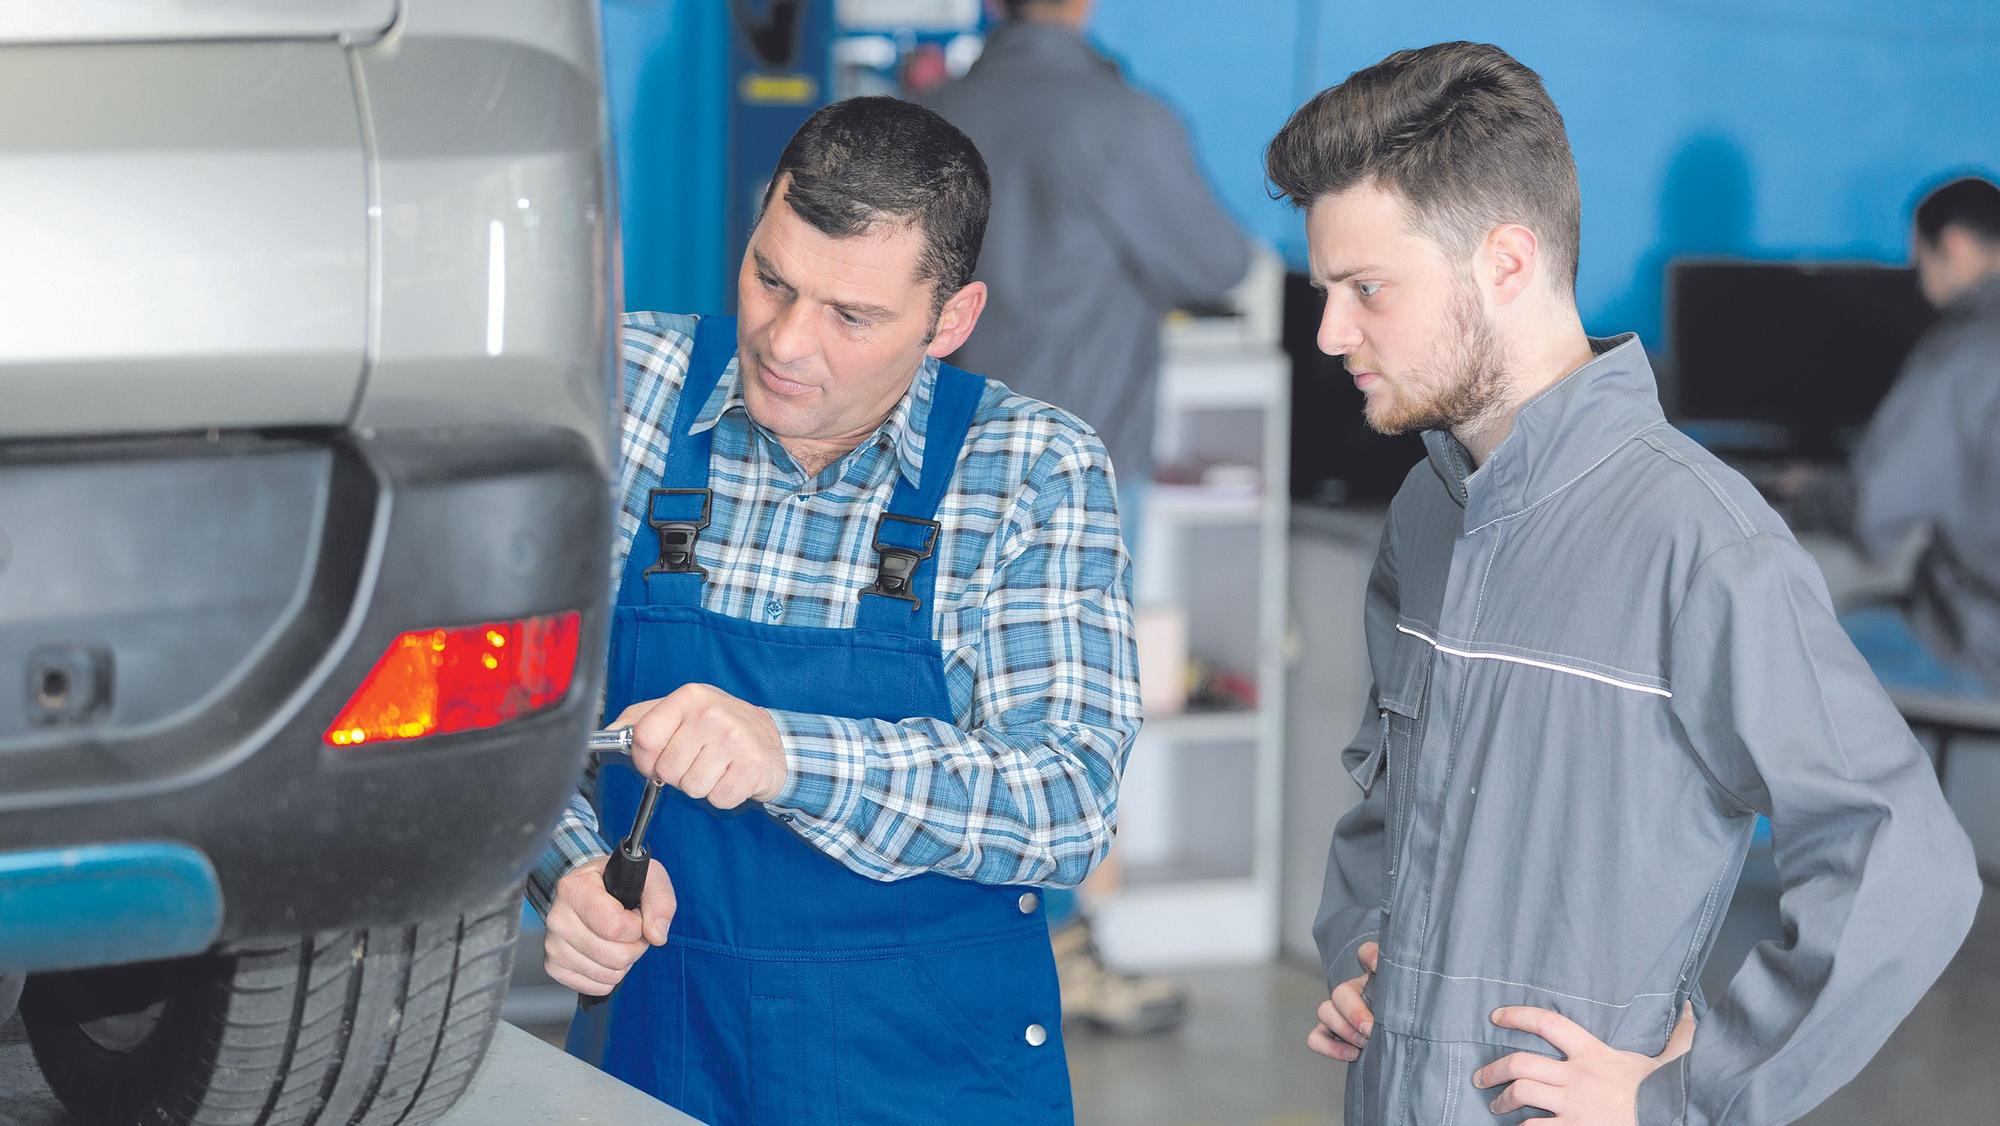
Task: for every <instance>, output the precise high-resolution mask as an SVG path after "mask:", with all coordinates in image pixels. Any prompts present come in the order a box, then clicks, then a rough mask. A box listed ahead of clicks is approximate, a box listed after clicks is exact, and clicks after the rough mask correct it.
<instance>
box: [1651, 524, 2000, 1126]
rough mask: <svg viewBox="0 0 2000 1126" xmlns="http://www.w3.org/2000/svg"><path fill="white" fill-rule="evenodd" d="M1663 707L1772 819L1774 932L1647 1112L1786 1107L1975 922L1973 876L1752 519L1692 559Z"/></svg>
mask: <svg viewBox="0 0 2000 1126" xmlns="http://www.w3.org/2000/svg"><path fill="white" fill-rule="evenodd" d="M1671 644H1672V654H1671V669H1672V684H1673V689H1674V695H1673V700H1672V707H1673V712H1674V716H1675V718H1676V719H1677V720H1678V722H1679V723H1680V725H1681V727H1682V729H1683V731H1684V732H1685V735H1686V737H1687V742H1688V745H1689V746H1690V748H1691V749H1692V751H1693V753H1694V754H1695V755H1696V756H1697V758H1698V759H1699V761H1700V763H1701V766H1702V768H1703V769H1704V770H1705V771H1706V772H1707V774H1708V775H1709V777H1710V779H1711V781H1712V782H1713V784H1714V785H1715V786H1716V788H1717V789H1718V790H1719V791H1720V795H1721V797H1722V800H1725V801H1727V802H1729V803H1732V804H1734V805H1735V806H1736V807H1738V808H1739V809H1741V810H1742V811H1743V812H1744V813H1745V814H1746V815H1747V814H1748V813H1749V812H1750V811H1756V812H1760V813H1763V814H1765V815H1767V816H1769V817H1770V819H1771V824H1772V836H1773V849H1774V859H1775V860H1776V863H1777V869H1778V875H1779V878H1780V880H1781V882H1782V884H1783V892H1782V895H1781V898H1780V900H1779V910H1780V913H1781V914H1782V916H1783V923H1784V935H1785V938H1784V939H1783V940H1769V941H1765V942H1763V943H1760V944H1758V946H1757V947H1756V948H1755V949H1754V950H1752V951H1751V953H1750V955H1749V957H1748V958H1747V959H1746V960H1745V962H1744V965H1743V968H1742V969H1741V970H1740V971H1738V973H1737V974H1736V976H1735V978H1734V979H1732V980H1731V982H1730V985H1729V988H1728V990H1727V992H1726V993H1725V994H1724V995H1723V996H1722V997H1721V998H1719V999H1717V1000H1716V1001H1715V1003H1714V1004H1713V1005H1712V1006H1711V1008H1710V1010H1709V1011H1708V1012H1707V1013H1706V1014H1704V1015H1703V1017H1702V1019H1701V1021H1700V1024H1699V1027H1698V1030H1697V1032H1696V1034H1695V1040H1694V1047H1693V1049H1692V1050H1691V1051H1690V1052H1689V1053H1688V1054H1687V1055H1685V1056H1683V1057H1681V1058H1680V1059H1679V1060H1677V1061H1675V1062H1673V1063H1671V1064H1669V1065H1668V1066H1666V1067H1663V1068H1661V1069H1659V1070H1658V1071H1656V1072H1654V1073H1653V1074H1652V1076H1650V1077H1649V1078H1648V1079H1647V1080H1646V1082H1645V1084H1644V1085H1643V1086H1642V1087H1641V1089H1640V1098H1639V1121H1640V1123H1642V1124H1644V1126H1659V1124H1667V1123H1672V1124H1681V1123H1687V1124H1701V1126H1711V1124H1712V1126H1721V1124H1723V1123H1750V1122H1789V1121H1791V1120H1793V1119H1794V1118H1797V1117H1798V1116H1799V1115H1801V1114H1803V1113H1805V1112H1806V1111H1807V1110H1809V1109H1811V1108H1812V1107H1813V1106H1814V1105H1816V1104H1817V1103H1819V1102H1820V1101H1821V1100H1823V1099H1825V1098H1826V1097H1827V1096H1828V1095H1829V1094H1831V1093H1832V1092H1833V1091H1835V1090H1836V1089H1838V1088H1839V1087H1840V1086H1841V1085H1842V1084H1844V1083H1846V1082H1847V1081H1848V1080H1850V1079H1852V1078H1853V1077H1854V1076H1855V1075H1856V1074H1857V1073H1858V1072H1859V1071H1860V1070H1861V1068H1862V1066H1863V1065H1864V1064H1866V1063H1867V1061H1868V1059H1869V1058H1870V1057H1871V1056H1872V1055H1874V1053H1875V1051H1876V1050H1877V1049H1878V1048H1880V1047H1881V1045H1882V1043H1883V1042H1884V1041H1885V1040H1886V1039H1887V1038H1888V1036H1889V1033H1890V1032H1891V1030H1893V1029H1894V1028H1895V1027H1896V1025H1897V1024H1898V1023H1899V1022H1900V1021H1901V1020H1902V1019H1903V1018H1904V1017H1905V1016H1906V1015H1908V1013H1909V1012H1910V1010H1911V1008H1913V1007H1914V1006H1915V1005H1916V1003H1917V1001H1918V999H1919V998H1921V997H1922V996H1923V994H1924V992H1925V991H1926V990H1927V989H1928V988H1929V987H1930V985H1931V984H1932V982H1934V981H1935V980H1936V978H1937V976H1938V975H1939V974H1940V973H1941V972H1942V971H1943V970H1944V967H1945V965H1946V964H1947V963H1948V962H1949V961H1950V960H1951V957H1952V955H1953V954H1954V953H1955V952H1956V951H1957V949H1958V946H1959V943H1960V942H1961V941H1963V939H1964V937H1965V935H1966V932H1967V931H1968V930H1969V929H1970V927H1971V924H1972V916H1973V912H1974V909H1975V908H1976V906H1977V903H1978V899H1979V893H1980V884H1979V880H1978V875H1977V873H1976V870H1975V868H1974V866H1973V859H1972V851H1971V846H1970V844H1969V842H1968V841H1967V839H1966V836H1965V832H1964V830H1963V829H1962V828H1960V826H1959V824H1958V822H1957V820H1956V819H1955V818H1954V817H1953V815H1952V812H1951V810H1950V808H1949V807H1948V806H1947V805H1946V804H1945V801H1944V797H1943V795H1942V794H1941V793H1940V792H1939V789H1938V784H1937V780H1936V777H1935V775H1934V774H1933V773H1932V770H1931V767H1930V764H1929V762H1928V761H1927V759H1926V757H1925V755H1924V752H1923V750H1922V748H1921V747H1920V746H1919V745H1918V744H1917V742H1916V740H1915V738H1914V737H1913V736H1912V735H1911V734H1910V730H1909V728H1908V726H1907V725H1906V724H1905V723H1904V722H1903V720H1902V717H1901V716H1900V715H1899V714H1898V713H1897V711H1896V709H1895V706H1894V705H1893V704H1892V703H1891V702H1890V701H1889V699H1888V697H1887V695H1886V694H1885V693H1884V692H1883V690H1882V688H1881V686H1880V685H1879V684H1878V683H1877V682H1876V680H1875V678H1874V676H1873V675H1872V674H1871V673H1870V672H1869V670H1868V666H1867V665H1866V663H1865V662H1863V660H1862V659H1861V657H1860V655H1859V654H1858V653H1856V652H1855V650H1854V647H1853V645H1852V644H1850V643H1849V641H1848V639H1847V636H1846V635H1845V634H1844V633H1843V632H1842V631H1841V629H1840V627H1839V625H1838V624H1837V622H1836V621H1835V619H1834V615H1833V611H1832V608H1831V605H1830V603H1829V600H1828V598H1827V595H1826V590H1825V586H1824V584H1823V583H1822V582H1821V580H1820V579H1819V576H1818V574H1817V572H1816V571H1815V570H1814V568H1813V564H1812V562H1811V560H1810V559H1809V558H1808V557H1807V556H1806V555H1805V553H1804V552H1803V551H1802V550H1800V549H1799V547H1798V546H1797V545H1796V544H1794V543H1792V542H1791V541H1790V540H1789V539H1788V538H1786V537H1784V536H1782V535H1779V534H1776V533H1770V532H1765V533H1760V534H1756V535H1752V536H1749V537H1747V538H1745V539H1743V540H1741V541H1739V542H1736V543H1733V544H1731V545H1729V546H1726V547H1723V548H1721V549H1719V550H1717V551H1716V552H1715V553H1714V554H1713V555H1711V556H1709V557H1708V558H1707V559H1706V560H1705V561H1704V562H1703V563H1702V565H1701V566H1700V568H1699V570H1698V571H1697V573H1696V575H1695V577H1694V579H1693V582H1692V584H1691V586H1690V589H1689V591H1688V593H1687V595H1686V598H1685V601H1684V602H1683V603H1682V605H1681V607H1680V609H1679V611H1678V613H1677V617H1676V619H1675V623H1674V627H1673V633H1672V642H1671Z"/></svg>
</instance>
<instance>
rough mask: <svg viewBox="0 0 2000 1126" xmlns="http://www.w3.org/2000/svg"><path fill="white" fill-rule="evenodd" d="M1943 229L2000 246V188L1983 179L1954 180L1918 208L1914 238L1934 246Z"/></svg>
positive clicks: (1925, 199)
mask: <svg viewBox="0 0 2000 1126" xmlns="http://www.w3.org/2000/svg"><path fill="white" fill-rule="evenodd" d="M1946 227H1961V228H1963V229H1964V230H1965V232H1966V233H1967V234H1969V235H1971V236H1972V237H1974V238H1976V239H1978V240H1979V241H1980V242H1983V243H1985V244H1986V245H1988V246H2000V186H1996V185H1995V184H1994V183H1993V181H1991V180H1988V179H1986V178H1985V177H1983V176H1965V177H1961V178H1960V179H1957V180H1953V181H1952V182H1951V183H1949V184H1946V185H1944V186H1943V187H1941V188H1939V189H1937V190H1936V191H1934V192H1932V193H1930V194H1929V195H1927V196H1925V197H1924V201H1923V202H1922V203H1919V204H1917V234H1918V235H1919V236H1921V237H1922V238H1923V240H1924V244H1925V245H1927V246H1936V245H1937V241H1938V236H1940V235H1942V234H1944V229H1945V228H1946Z"/></svg>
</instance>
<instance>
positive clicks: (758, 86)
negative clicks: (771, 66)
mask: <svg viewBox="0 0 2000 1126" xmlns="http://www.w3.org/2000/svg"><path fill="white" fill-rule="evenodd" d="M738 89H739V90H740V91H741V92H742V96H743V100H744V101H746V102H749V103H751V104H752V105H760V106H804V105H811V104H812V103H813V102H814V101H815V100H816V99H817V98H818V97H819V83H818V82H817V81H815V80H814V79H813V76H812V75H810V74H746V75H744V76H743V82H742V84H741V86H739V87H738Z"/></svg>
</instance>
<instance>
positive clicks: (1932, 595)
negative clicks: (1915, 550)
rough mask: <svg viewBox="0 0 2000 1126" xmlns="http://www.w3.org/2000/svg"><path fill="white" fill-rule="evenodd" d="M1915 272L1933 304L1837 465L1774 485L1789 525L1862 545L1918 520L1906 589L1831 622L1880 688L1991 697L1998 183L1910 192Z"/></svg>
mask: <svg viewBox="0 0 2000 1126" xmlns="http://www.w3.org/2000/svg"><path fill="white" fill-rule="evenodd" d="M1911 243H1912V246H1911V257H1912V258H1913V259H1914V261H1915V265H1916V271H1917V280H1918V284H1919V285H1920V286H1921V287H1922V288H1923V292H1924V297H1925V299H1926V300H1928V301H1929V302H1930V303H1931V304H1933V305H1935V306H1937V307H1938V309H1939V315H1938V319H1937V321H1936V323H1934V324H1933V325H1932V326H1931V328H1930V329H1929V330H1928V331H1926V332H1925V333H1924V335H1923V337H1922V338H1921V339H1920V340H1919V341H1918V342H1917V346H1916V347H1915V349H1913V350H1912V351H1911V353H1910V357H1909V359H1908V360H1907V361H1905V362H1904V365H1903V370H1902V372H1901V374H1899V375H1898V376H1897V378H1896V383H1895V386H1894V387H1893V388H1892V389H1891V390H1890V392H1889V396H1888V398H1887V399H1885V400H1883V403H1882V406H1881V408H1880V409H1879V410H1878V411H1877V412H1876V414H1875V417H1874V419H1873V420H1872V421H1870V423H1869V424H1868V430H1867V433H1866V435H1865V436H1864V437H1863V438H1862V441H1861V445H1860V447H1859V448H1858V449H1857V450H1856V452H1855V455H1854V459H1853V461H1852V463H1851V464H1850V465H1849V466H1848V467H1847V468H1846V469H1842V470H1832V471H1827V470H1818V471H1815V470H1810V469H1803V468H1801V469H1793V470H1789V471H1787V472H1786V473H1785V474H1784V475H1782V476H1781V478H1780V479H1779V480H1778V481H1776V482H1773V485H1774V488H1773V490H1772V491H1774V492H1776V493H1778V494H1780V495H1781V496H1783V497H1786V498H1788V499H1789V500H1790V501H1791V503H1792V511H1791V514H1790V515H1791V517H1792V523H1793V525H1794V527H1797V528H1801V529H1804V528H1817V529H1821V530H1825V531H1829V532H1833V533H1836V534H1839V535H1842V536H1845V537H1847V538H1849V539H1851V540H1853V541H1854V542H1855V543H1857V544H1858V545H1859V546H1860V547H1861V549H1862V550H1863V551H1864V552H1866V553H1867V554H1868V555H1870V556H1872V557H1875V558H1878V559H1879V558H1881V557H1882V556H1884V555H1887V554H1889V553H1891V552H1893V551H1894V550H1895V549H1896V548H1897V547H1898V546H1899V545H1901V544H1902V543H1903V542H1904V541H1905V539H1906V538H1907V537H1909V536H1910V535H1911V534H1912V533H1913V532H1915V531H1916V530H1917V529H1919V528H1922V529H1926V530H1927V531H1928V532H1929V537H1930V538H1929V542H1928V544H1927V545H1926V547H1925V548H1924V552H1923V555H1922V558H1921V559H1920V560H1919V562H1918V564H1917V567H1916V572H1915V575H1914V577H1913V579H1912V582H1911V587H1910V590H1909V591H1908V594H1907V596H1906V597H1905V598H1904V599H1902V600H1901V601H1900V602H1899V603H1898V604H1896V605H1893V606H1871V607H1864V608H1860V609H1855V610H1850V611H1849V612H1848V613H1846V614H1844V615H1842V618H1841V622H1842V624H1843V625H1845V626H1846V627H1847V630H1848V632H1849V633H1850V634H1851V635H1853V638H1854V643H1855V646H1856V647H1857V648H1859V649H1860V650H1861V653H1862V655H1863V656H1865V657H1866V658H1868V663H1869V664H1870V665H1871V666H1873V667H1874V669H1875V675H1876V676H1877V677H1878V678H1880V679H1881V681H1882V682H1883V683H1884V684H1885V685H1887V686H1889V687H1891V688H1907V689H1913V690H1917V691H1924V692H1934V693H1939V694H1946V695H1967V696H2000V186H1996V185H1995V184H1994V183H1993V182H1992V181H1990V180H1986V179H1983V178H1978V177H1967V178H1965V179H1960V180H1954V181H1952V182H1951V183H1949V184H1946V185H1945V186H1943V187H1941V188H1939V189H1937V190H1936V191H1934V192H1932V193H1930V194H1929V195H1928V196H1926V197H1924V200H1923V202H1922V203H1920V204H1918V205H1917V214H1916V229H1915V231H1914V233H1913V235H1912V239H1911Z"/></svg>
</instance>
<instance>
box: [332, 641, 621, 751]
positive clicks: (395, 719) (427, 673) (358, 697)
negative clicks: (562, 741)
mask: <svg viewBox="0 0 2000 1126" xmlns="http://www.w3.org/2000/svg"><path fill="white" fill-rule="evenodd" d="M580 624H581V618H580V616H579V615H578V614H577V613H576V612H575V611H574V610H572V611H568V612H566V613H561V614H550V615H546V616H543V617H535V618H520V619H517V620H515V621H510V622H489V623H486V624H484V625H476V626H462V627H459V628H455V629H430V630H413V631H411V632H409V633H405V634H401V635H398V636H397V638H396V639H395V640H394V641H391V642H390V643H389V648H388V649H387V650H386V651H384V652H383V654H382V656H381V658H380V659H379V660H377V661H376V662H375V667H374V668H372V669H370V670H369V671H368V676H367V678H366V679H364V680H362V682H361V687H360V689H358V690H357V691H356V692H355V693H354V696H353V698H351V699H349V700H348V701H347V706H346V707H345V708H342V709H341V712H340V718H339V719H336V720H334V721H333V726H332V727H329V728H327V729H326V741H327V742H328V743H331V744H333V745H334V746H336V747H356V746H361V745H363V744H368V743H388V742H394V741H397V740H402V739H421V738H423V737H424V736H426V735H449V734H451V733H452V732H454V731H475V730H478V729H480V728H485V727H495V726H498V725H500V724H502V723H506V722H507V721H509V720H513V719H519V718H520V717H522V716H524V715H528V714H531V713H533V712H537V711H540V710H541V709H543V708H547V707H551V706H553V705H555V704H556V703H558V702H560V701H561V700H562V698H563V696H564V695H566V694H567V693H568V692H569V685H570V679H571V677H572V676H573V675H574V674H575V672H576V647H577V634H578V630H579V628H580Z"/></svg>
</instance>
